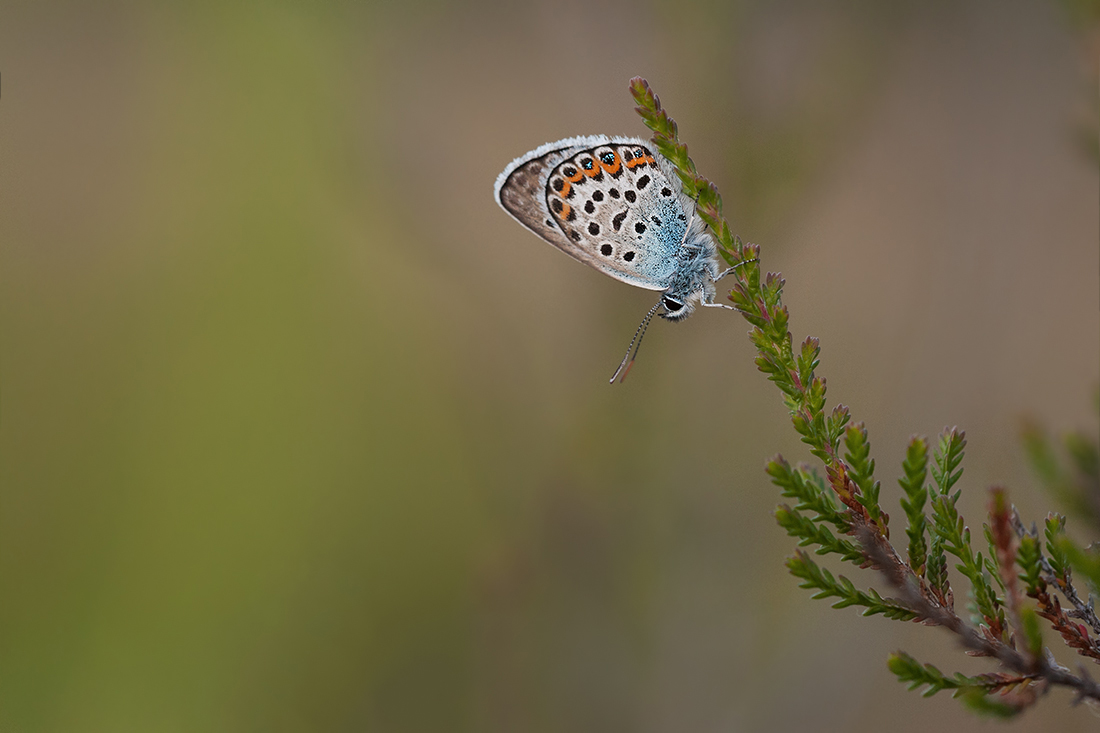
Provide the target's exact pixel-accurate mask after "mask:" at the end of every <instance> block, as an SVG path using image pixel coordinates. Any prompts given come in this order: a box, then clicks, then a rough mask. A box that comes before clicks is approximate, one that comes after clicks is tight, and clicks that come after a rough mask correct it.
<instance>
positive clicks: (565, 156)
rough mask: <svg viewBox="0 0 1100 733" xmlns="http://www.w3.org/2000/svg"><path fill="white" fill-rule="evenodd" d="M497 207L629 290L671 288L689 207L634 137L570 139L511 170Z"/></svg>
mask: <svg viewBox="0 0 1100 733" xmlns="http://www.w3.org/2000/svg"><path fill="white" fill-rule="evenodd" d="M496 195H497V201H498V203H500V205H501V206H502V207H503V208H504V209H505V210H506V211H507V212H508V213H509V214H511V215H512V216H513V217H514V218H515V219H516V220H517V221H519V222H520V223H521V224H523V225H524V226H525V227H527V228H528V229H530V230H531V231H533V232H534V233H535V234H537V235H539V236H540V237H542V238H543V239H545V240H546V241H548V242H550V243H551V244H553V245H554V246H555V247H558V248H559V249H561V250H562V251H564V252H566V253H567V254H569V255H570V256H571V257H573V258H575V259H577V260H580V261H581V262H584V263H585V264H588V265H591V266H592V267H594V268H595V269H597V270H599V271H601V272H603V273H605V274H607V275H610V276H611V277H614V278H616V279H617V280H622V281H623V282H627V283H629V284H631V285H636V286H638V287H642V288H647V289H650V290H664V289H666V288H667V287H669V285H670V283H671V281H672V278H673V275H674V270H675V267H676V265H675V262H676V257H675V255H676V252H677V250H679V248H680V246H681V244H682V243H683V240H684V232H685V230H686V228H687V219H688V215H687V212H688V211H690V208H689V207H690V206H691V205H692V202H691V201H690V199H686V200H685V197H684V196H683V195H682V192H681V186H680V181H679V178H678V177H677V176H676V175H675V174H674V173H673V172H672V170H671V169H670V167H669V166H668V164H667V163H666V162H665V161H664V159H663V158H661V157H660V156H659V155H654V154H653V153H652V152H651V151H650V149H649V147H648V144H647V143H645V142H643V141H641V140H638V139H636V138H620V137H615V138H611V137H606V136H603V135H595V136H591V137H581V138H569V139H567V140H562V141H559V142H557V143H549V144H547V145H544V146H542V147H540V148H537V149H536V150H533V151H531V152H530V153H528V154H527V155H525V156H523V157H522V158H519V159H517V160H515V161H513V163H512V164H511V165H509V166H508V167H507V168H506V169H505V170H504V172H503V173H502V174H501V175H500V178H498V179H497V187H496Z"/></svg>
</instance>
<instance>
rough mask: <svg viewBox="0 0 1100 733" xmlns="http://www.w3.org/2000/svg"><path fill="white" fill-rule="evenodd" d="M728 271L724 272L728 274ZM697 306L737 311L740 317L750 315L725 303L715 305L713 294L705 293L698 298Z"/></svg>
mask: <svg viewBox="0 0 1100 733" xmlns="http://www.w3.org/2000/svg"><path fill="white" fill-rule="evenodd" d="M732 269H733V268H732V267H731V268H730V270H732ZM730 270H726V272H729V271H730ZM724 274H726V273H725V272H724V273H722V275H724ZM722 275H719V276H718V277H719V278H720V277H721V276H722ZM715 279H716V280H717V279H718V278H715ZM699 305H702V306H705V307H707V308H725V309H726V310H731V311H737V312H738V313H740V314H741V315H744V316H748V315H751V314H750V313H746V312H745V311H743V310H741V309H740V308H737V307H734V306H732V305H726V304H725V303H715V302H714V293H707V294H706V295H705V296H703V297H702V298H700V299H699Z"/></svg>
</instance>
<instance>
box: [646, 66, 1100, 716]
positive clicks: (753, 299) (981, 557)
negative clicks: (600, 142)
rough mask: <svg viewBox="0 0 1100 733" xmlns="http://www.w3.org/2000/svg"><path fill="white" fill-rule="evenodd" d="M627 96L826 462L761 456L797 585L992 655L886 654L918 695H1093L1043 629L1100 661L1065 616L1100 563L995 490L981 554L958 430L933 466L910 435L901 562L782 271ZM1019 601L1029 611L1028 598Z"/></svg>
mask: <svg viewBox="0 0 1100 733" xmlns="http://www.w3.org/2000/svg"><path fill="white" fill-rule="evenodd" d="M630 91H631V94H632V95H633V97H634V100H635V102H636V104H637V107H636V108H635V109H636V110H637V112H638V114H639V115H640V116H641V117H642V120H643V121H644V122H645V124H646V126H647V127H649V128H650V129H651V130H652V131H653V143H654V146H655V147H656V149H657V150H658V151H659V152H660V153H661V154H662V155H664V156H665V157H666V158H668V160H670V161H671V162H672V163H673V165H674V166H675V167H676V170H677V174H678V175H679V177H680V180H681V181H682V183H683V187H684V191H685V192H686V193H687V194H688V195H689V196H691V197H692V198H694V199H695V200H696V212H697V214H698V215H699V217H700V218H701V219H702V220H703V221H705V222H706V224H707V225H708V226H709V227H710V230H711V232H712V234H713V235H714V237H715V239H716V241H717V243H718V249H719V252H720V253H721V255H722V257H723V258H724V259H725V260H726V261H727V262H728V263H729V264H730V265H731V266H733V265H737V266H738V267H736V269H734V270H733V271H732V273H731V275H730V281H731V288H730V291H729V296H728V297H729V300H730V301H731V302H732V303H733V304H734V306H735V307H736V308H737V310H738V311H740V312H741V314H742V315H743V317H744V318H745V320H746V321H747V322H748V323H749V325H750V326H751V329H750V331H749V338H750V340H751V342H752V344H753V346H754V348H755V349H756V359H755V361H756V366H757V369H759V371H761V372H762V373H763V374H764V375H765V377H766V378H767V379H768V380H769V381H770V382H772V383H773V384H775V386H776V387H777V388H778V389H779V392H780V395H781V397H782V401H783V404H784V406H785V407H786V408H787V410H788V412H789V414H790V417H791V423H792V425H793V427H794V429H795V431H796V432H797V433H798V435H799V436H800V438H801V440H802V442H803V443H805V444H806V445H807V447H808V449H809V452H810V454H811V455H813V456H814V457H816V458H817V459H819V460H820V461H821V462H822V464H823V468H824V478H822V476H821V475H819V474H818V473H817V472H816V471H814V470H813V469H810V468H808V467H805V466H801V465H800V466H798V467H792V466H791V464H790V463H788V462H787V461H786V460H785V459H784V458H783V457H782V456H776V457H775V458H773V459H772V460H771V461H769V463H768V464H767V469H766V470H767V473H768V475H769V476H770V477H771V480H772V482H773V483H774V484H776V485H777V486H779V487H780V489H781V491H782V494H783V496H784V497H788V498H791V499H793V500H794V501H795V503H794V506H791V505H790V504H781V505H779V506H778V507H777V508H776V511H775V517H776V521H777V522H778V523H779V524H780V526H781V527H783V529H785V530H786V531H787V533H788V534H789V535H790V536H792V537H794V538H796V539H797V540H798V546H799V548H807V549H798V550H796V551H795V554H794V555H793V556H792V557H790V558H789V559H788V561H787V567H788V569H789V570H790V572H791V574H792V575H794V576H795V577H797V578H798V579H799V580H801V581H802V582H801V583H800V585H801V587H803V588H807V589H811V590H814V591H816V592H815V593H814V595H813V597H814V598H835V599H837V600H836V601H835V602H834V603H833V606H834V607H835V608H845V607H848V606H855V607H859V608H862V609H863V615H865V616H870V615H883V616H885V617H887V618H889V619H894V620H903V621H919V622H921V623H923V624H926V625H935V626H941V627H943V628H945V629H947V630H948V631H950V632H951V633H953V634H955V635H956V637H957V638H958V639H959V641H960V643H961V644H962V646H963V647H965V648H966V649H967V650H968V653H969V654H972V655H976V656H984V657H990V658H992V659H994V660H996V662H997V663H998V664H999V665H1000V667H1001V671H997V672H992V673H989V674H984V675H978V676H976V677H967V676H964V675H961V674H955V675H952V676H948V675H945V674H943V673H941V672H940V671H939V670H938V669H937V668H935V667H933V666H932V665H927V664H924V665H922V664H920V663H919V662H917V661H916V660H915V659H913V658H912V657H910V656H909V655H907V654H905V653H904V652H898V653H896V654H894V655H893V656H891V657H890V660H889V663H888V666H889V668H890V670H891V671H892V672H893V673H894V674H895V675H896V676H897V677H898V679H899V680H901V681H902V682H907V683H909V684H910V686H911V687H914V688H917V687H923V688H924V689H925V691H926V692H925V694H926V695H930V694H935V693H936V692H939V691H940V690H945V689H950V690H952V691H953V694H954V695H955V696H956V697H958V698H959V699H960V700H961V701H962V702H963V703H964V704H966V705H967V706H968V707H970V708H971V709H973V710H975V711H977V712H981V713H984V714H989V715H995V716H1011V715H1015V714H1017V713H1019V712H1020V711H1021V710H1024V709H1025V708H1027V707H1029V706H1030V705H1032V704H1033V703H1034V702H1035V701H1036V700H1037V697H1038V692H1041V691H1043V690H1045V689H1046V688H1047V687H1049V686H1052V685H1061V686H1067V687H1071V688H1073V689H1075V690H1076V692H1077V695H1078V698H1079V699H1080V698H1091V699H1092V700H1096V701H1100V686H1098V685H1097V684H1096V683H1095V682H1094V681H1093V680H1092V678H1091V677H1090V676H1089V675H1088V674H1087V673H1085V672H1083V671H1082V673H1081V674H1079V675H1078V674H1073V673H1072V672H1070V671H1069V670H1067V669H1066V668H1065V667H1061V666H1059V665H1057V664H1056V663H1055V662H1054V661H1053V657H1052V656H1051V655H1050V652H1049V650H1047V649H1046V648H1044V647H1043V636H1042V630H1041V625H1040V619H1045V620H1046V621H1047V622H1048V623H1049V624H1050V625H1051V627H1052V628H1054V629H1055V630H1056V631H1057V632H1058V634H1059V635H1060V636H1061V637H1062V639H1063V641H1064V642H1065V643H1066V644H1067V645H1068V646H1070V647H1072V648H1075V649H1077V651H1078V652H1080V653H1081V654H1083V655H1085V656H1088V657H1094V655H1095V654H1100V649H1098V647H1097V646H1096V644H1095V643H1094V642H1093V641H1092V639H1091V637H1090V636H1089V634H1088V630H1087V628H1086V626H1085V624H1075V623H1074V622H1072V621H1070V619H1072V618H1074V617H1075V616H1074V614H1077V617H1080V618H1084V619H1085V620H1086V622H1087V623H1089V624H1091V623H1092V621H1095V615H1092V616H1091V618H1086V617H1087V616H1089V615H1090V614H1091V613H1092V601H1091V598H1090V600H1089V602H1088V604H1084V603H1081V602H1080V600H1079V598H1078V596H1077V594H1076V591H1075V589H1073V587H1072V582H1071V576H1070V573H1071V568H1077V569H1078V571H1079V572H1081V573H1082V574H1083V575H1086V576H1087V577H1089V578H1090V579H1091V580H1093V581H1094V582H1095V581H1100V556H1097V555H1096V554H1095V553H1089V552H1087V551H1084V550H1080V549H1079V548H1077V547H1076V546H1075V545H1073V544H1072V543H1070V542H1069V541H1068V540H1067V539H1066V538H1065V536H1064V521H1062V520H1060V519H1053V520H1048V522H1047V527H1046V535H1047V536H1046V553H1047V555H1046V556H1044V554H1043V543H1042V542H1041V541H1040V539H1039V537H1038V535H1037V532H1034V531H1032V532H1028V531H1026V530H1023V526H1022V523H1021V522H1020V521H1019V518H1018V516H1017V515H1016V513H1015V510H1014V509H1013V508H1012V506H1011V504H1010V503H1009V502H1008V496H1007V493H1006V492H1005V491H1004V490H1003V489H999V488H997V489H993V490H992V491H991V494H990V496H991V502H990V514H989V522H988V523H987V524H985V525H984V532H983V535H984V537H985V539H986V541H987V548H988V549H987V553H988V554H986V553H983V552H981V551H976V550H975V549H974V546H973V543H972V536H971V531H970V528H969V527H968V526H967V524H966V521H965V520H964V518H963V517H962V515H961V514H960V513H959V511H958V508H957V502H958V500H959V497H960V495H961V492H962V489H961V487H960V485H959V482H960V479H961V478H962V475H963V468H962V461H963V458H964V454H965V448H966V436H965V434H964V433H963V432H962V431H960V430H958V429H956V428H948V429H946V430H945V431H944V432H943V433H942V434H941V435H940V437H939V439H938V442H937V444H936V447H935V450H934V452H933V457H932V461H931V465H929V455H928V454H929V444H928V442H927V440H925V439H924V438H921V437H914V438H912V439H910V441H909V445H908V448H907V451H906V456H905V460H904V462H903V463H902V467H901V470H902V477H901V478H900V479H899V480H898V483H899V485H900V487H901V489H902V492H903V495H902V496H901V497H900V502H901V508H902V511H903V512H904V515H905V520H906V527H905V535H906V538H907V540H908V542H907V546H906V548H905V553H904V556H903V555H902V554H901V553H899V552H898V550H897V549H896V548H895V547H894V546H893V544H892V543H891V542H890V534H889V519H890V518H889V515H888V514H887V513H886V512H885V511H883V509H882V505H881V483H880V482H879V481H878V480H877V479H876V478H875V470H876V464H875V460H874V458H873V457H872V455H871V443H870V439H869V437H868V436H869V433H868V430H867V427H866V426H865V425H864V424H863V423H861V422H852V420H851V415H850V412H849V410H848V408H847V407H845V406H844V405H840V404H838V405H836V406H835V407H833V408H832V409H827V407H826V392H827V390H826V382H825V378H824V377H822V376H820V375H819V374H818V368H819V366H820V357H821V344H820V342H819V341H818V339H816V338H814V337H807V338H806V339H804V340H803V341H801V342H800V343H799V345H798V346H797V347H795V346H794V343H795V342H794V338H793V336H792V334H791V331H790V313H789V311H788V309H787V307H786V306H785V305H784V304H783V301H782V293H783V287H784V286H785V284H786V281H785V280H784V279H783V278H782V277H781V276H780V275H779V274H778V273H772V272H769V273H766V274H762V273H761V268H760V259H759V258H760V248H759V247H758V246H757V245H754V244H745V243H743V242H742V241H741V239H740V238H738V237H736V236H734V235H733V233H732V231H731V229H730V227H729V224H728V223H727V222H726V220H725V219H724V218H723V216H722V197H721V196H720V195H719V193H718V189H717V188H716V187H715V185H714V184H713V183H712V182H711V181H709V180H708V179H706V178H704V177H703V176H702V175H700V173H699V172H698V169H697V168H696V166H695V163H694V161H693V160H692V159H691V157H690V156H689V155H688V148H687V146H686V145H685V144H684V143H683V142H681V141H680V139H679V130H678V128H677V125H676V122H675V120H673V119H672V118H671V117H670V116H669V115H668V113H667V112H666V111H665V109H664V108H663V107H662V105H661V102H660V99H659V98H658V97H657V95H656V94H655V93H654V92H653V90H652V89H651V88H650V86H649V84H648V83H647V82H646V81H645V80H644V79H641V78H635V79H633V80H631V83H630ZM1071 453H1072V454H1073V455H1074V456H1075V460H1076V461H1077V464H1078V465H1079V466H1083V467H1086V468H1089V467H1093V468H1095V467H1097V466H1100V454H1096V456H1095V457H1094V456H1093V454H1092V453H1090V452H1089V451H1088V450H1086V449H1084V448H1080V447H1079V446H1076V445H1075V448H1074V449H1071ZM929 473H931V477H932V483H931V484H929V482H928V474H929ZM1048 473H1050V471H1048ZM1097 506H1098V507H1100V502H1098V504H1097ZM810 548H812V549H813V551H814V554H816V555H819V556H828V555H838V556H839V557H840V560H841V561H843V562H847V563H851V564H854V565H857V566H859V567H860V568H861V569H864V568H873V569H876V570H878V571H880V572H881V577H882V578H883V579H884V581H885V582H886V583H887V585H888V586H890V588H891V590H892V592H891V593H890V594H889V595H892V596H893V597H887V596H884V595H883V594H881V593H880V592H879V591H878V590H876V589H875V588H868V589H867V590H861V589H860V588H857V587H856V585H855V583H853V582H852V581H851V580H849V579H848V578H846V577H845V576H843V575H840V576H835V575H833V573H832V572H831V571H829V570H828V569H827V568H825V567H822V566H821V565H819V564H818V563H817V562H815V561H814V560H813V559H812V557H811V554H810V553H809V552H808V551H807V550H808V549H810ZM949 554H950V555H952V556H953V557H954V558H955V559H956V560H957V561H958V562H957V563H955V565H954V567H955V570H956V571H958V573H959V574H960V575H961V576H962V577H963V578H965V579H966V580H967V581H968V586H969V597H970V604H969V607H970V610H971V613H972V619H973V621H972V623H973V625H971V623H967V621H965V620H964V619H963V618H961V617H960V616H959V615H958V614H957V613H956V612H955V609H954V593H953V590H952V586H951V581H950V578H949V567H948V565H949V563H948V560H947V556H948V555H949ZM1051 586H1054V587H1056V588H1057V589H1058V591H1059V592H1061V593H1063V594H1064V595H1065V597H1066V598H1067V599H1068V598H1072V599H1074V600H1072V601H1071V604H1072V605H1073V610H1071V611H1069V612H1064V611H1062V610H1061V607H1060V605H1059V601H1058V598H1057V597H1056V596H1053V595H1051V594H1050V593H1049V592H1048V588H1049V587H1051ZM998 590H999V591H1000V594H999V593H998ZM1025 594H1026V596H1028V597H1030V598H1032V599H1034V600H1035V602H1036V605H1034V606H1032V605H1029V604H1028V603H1026V602H1025ZM1006 609H1007V613H1006ZM1094 658H1097V659H1100V656H1095V657H1094Z"/></svg>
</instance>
